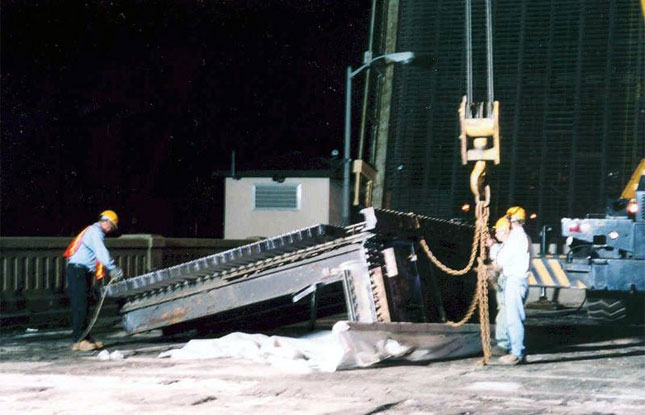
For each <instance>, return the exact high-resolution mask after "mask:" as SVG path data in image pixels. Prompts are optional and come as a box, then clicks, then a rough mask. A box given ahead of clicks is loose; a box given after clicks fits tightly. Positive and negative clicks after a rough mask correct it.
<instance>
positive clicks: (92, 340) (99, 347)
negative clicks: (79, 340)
mask: <svg viewBox="0 0 645 415" xmlns="http://www.w3.org/2000/svg"><path fill="white" fill-rule="evenodd" d="M87 340H88V341H89V342H90V343H94V346H96V348H97V349H102V348H103V342H100V341H98V340H94V338H92V337H90V338H88V339H87Z"/></svg>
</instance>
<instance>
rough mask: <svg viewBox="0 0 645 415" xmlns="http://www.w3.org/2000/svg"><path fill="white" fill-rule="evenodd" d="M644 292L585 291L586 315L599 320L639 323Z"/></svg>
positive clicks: (641, 316) (644, 302) (642, 316)
mask: <svg viewBox="0 0 645 415" xmlns="http://www.w3.org/2000/svg"><path fill="white" fill-rule="evenodd" d="M644 297H645V294H644V293H607V292H602V293H599V292H592V291H588V292H587V316H588V317H589V318H591V319H593V320H596V321H601V322H607V323H612V322H621V323H641V322H643V320H644V318H645V317H644V315H643V314H644V304H645V301H644V300H645V298H644Z"/></svg>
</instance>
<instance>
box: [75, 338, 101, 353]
mask: <svg viewBox="0 0 645 415" xmlns="http://www.w3.org/2000/svg"><path fill="white" fill-rule="evenodd" d="M96 349H97V347H96V344H95V343H92V342H91V341H87V340H81V341H80V342H78V343H74V344H73V345H72V351H73V352H91V351H92V350H96Z"/></svg>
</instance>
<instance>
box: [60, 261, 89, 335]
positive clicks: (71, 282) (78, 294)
mask: <svg viewBox="0 0 645 415" xmlns="http://www.w3.org/2000/svg"><path fill="white" fill-rule="evenodd" d="M66 275H67V292H68V294H69V304H70V308H71V311H72V338H73V339H74V343H77V342H80V341H81V340H83V339H81V335H82V334H83V332H84V331H85V329H86V328H87V323H88V316H89V311H90V305H89V301H88V297H89V294H90V287H91V286H92V274H91V273H90V271H89V270H88V269H87V268H86V267H84V266H80V265H74V264H67V269H66ZM86 339H90V336H89V335H88V336H86Z"/></svg>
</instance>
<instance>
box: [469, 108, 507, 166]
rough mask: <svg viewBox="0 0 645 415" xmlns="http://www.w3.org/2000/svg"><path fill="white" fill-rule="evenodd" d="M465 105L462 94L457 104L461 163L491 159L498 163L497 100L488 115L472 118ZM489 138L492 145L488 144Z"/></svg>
mask: <svg viewBox="0 0 645 415" xmlns="http://www.w3.org/2000/svg"><path fill="white" fill-rule="evenodd" d="M466 105H467V99H466V97H465V96H464V97H463V99H462V100H461V104H460V105H459V125H460V129H461V132H460V134H459V139H460V140H461V163H462V164H467V163H468V162H469V161H480V160H492V161H494V162H495V164H499V101H495V102H493V111H492V113H491V114H489V116H488V117H477V118H472V117H471V116H470V111H469V110H468V109H467V108H466ZM490 139H492V141H493V143H492V146H489V140H490ZM469 141H472V144H471V145H469Z"/></svg>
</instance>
